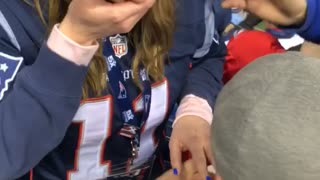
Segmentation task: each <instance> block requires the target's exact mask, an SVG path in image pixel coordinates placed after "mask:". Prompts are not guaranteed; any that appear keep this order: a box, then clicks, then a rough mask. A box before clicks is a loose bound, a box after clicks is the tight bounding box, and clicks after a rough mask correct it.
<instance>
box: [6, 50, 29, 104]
mask: <svg viewBox="0 0 320 180" xmlns="http://www.w3.org/2000/svg"><path fill="white" fill-rule="evenodd" d="M22 61H23V58H22V57H13V56H10V55H7V54H5V53H2V52H0V101H1V99H2V98H3V96H4V93H5V92H6V91H7V90H8V88H9V83H10V82H12V81H13V80H14V78H15V76H16V75H17V73H18V70H19V68H20V66H21V64H22Z"/></svg>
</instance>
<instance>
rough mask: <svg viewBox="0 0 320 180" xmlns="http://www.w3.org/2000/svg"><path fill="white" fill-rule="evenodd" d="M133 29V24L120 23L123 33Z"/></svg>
mask: <svg viewBox="0 0 320 180" xmlns="http://www.w3.org/2000/svg"><path fill="white" fill-rule="evenodd" d="M131 29H132V26H131V25H130V24H128V23H121V24H119V30H120V31H121V33H128V32H130V31H131Z"/></svg>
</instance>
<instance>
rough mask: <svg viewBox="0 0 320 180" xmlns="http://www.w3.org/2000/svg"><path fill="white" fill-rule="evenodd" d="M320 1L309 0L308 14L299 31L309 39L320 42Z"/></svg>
mask: <svg viewBox="0 0 320 180" xmlns="http://www.w3.org/2000/svg"><path fill="white" fill-rule="evenodd" d="M319 18H320V1H318V0H307V14H306V19H305V22H304V24H303V25H302V26H301V27H300V28H299V29H298V33H299V34H300V35H301V36H302V37H303V38H305V39H306V40H308V41H312V42H314V43H320V19H319Z"/></svg>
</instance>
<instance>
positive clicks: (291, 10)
mask: <svg viewBox="0 0 320 180" xmlns="http://www.w3.org/2000/svg"><path fill="white" fill-rule="evenodd" d="M222 6H223V7H225V8H239V9H245V10H246V11H248V12H250V13H253V14H255V15H256V16H258V17H260V18H261V19H264V20H266V21H269V22H272V23H273V24H276V25H277V26H278V25H281V26H282V28H287V29H294V30H296V32H297V33H298V34H299V35H300V36H301V37H303V38H304V39H305V40H307V41H311V42H314V43H317V44H318V43H320V21H319V17H320V1H318V0H224V1H223V2H222Z"/></svg>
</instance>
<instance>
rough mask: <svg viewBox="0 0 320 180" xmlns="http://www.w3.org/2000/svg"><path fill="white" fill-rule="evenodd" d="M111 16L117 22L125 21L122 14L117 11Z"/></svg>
mask: <svg viewBox="0 0 320 180" xmlns="http://www.w3.org/2000/svg"><path fill="white" fill-rule="evenodd" d="M110 18H111V21H112V22H113V23H115V24H120V23H121V22H122V21H123V19H122V16H121V15H120V14H119V13H117V12H112V13H111V17H110Z"/></svg>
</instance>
